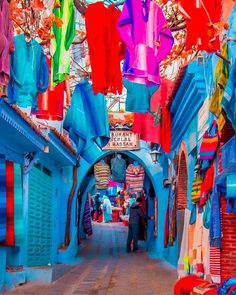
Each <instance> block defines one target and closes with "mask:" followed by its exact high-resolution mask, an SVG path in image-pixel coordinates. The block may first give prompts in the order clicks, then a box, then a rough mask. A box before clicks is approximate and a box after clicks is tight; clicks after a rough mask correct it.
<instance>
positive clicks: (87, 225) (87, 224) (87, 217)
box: [83, 198, 93, 236]
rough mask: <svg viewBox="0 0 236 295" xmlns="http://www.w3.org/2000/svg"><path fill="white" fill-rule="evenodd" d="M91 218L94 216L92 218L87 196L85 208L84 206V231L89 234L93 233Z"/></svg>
mask: <svg viewBox="0 0 236 295" xmlns="http://www.w3.org/2000/svg"><path fill="white" fill-rule="evenodd" d="M91 220H92V218H91V212H90V207H89V199H88V198H87V201H86V203H85V208H84V215H83V226H84V231H85V233H86V234H87V235H88V236H91V235H92V234H93V229H92V221H91Z"/></svg>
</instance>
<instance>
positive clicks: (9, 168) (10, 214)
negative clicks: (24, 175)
mask: <svg viewBox="0 0 236 295" xmlns="http://www.w3.org/2000/svg"><path fill="white" fill-rule="evenodd" d="M6 191H7V236H6V243H5V245H6V246H14V164H13V162H11V161H6Z"/></svg>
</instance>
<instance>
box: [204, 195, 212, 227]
mask: <svg viewBox="0 0 236 295" xmlns="http://www.w3.org/2000/svg"><path fill="white" fill-rule="evenodd" d="M210 219H211V200H210V199H208V200H207V202H206V206H205V209H204V213H203V225H204V227H205V228H206V229H209V228H210Z"/></svg>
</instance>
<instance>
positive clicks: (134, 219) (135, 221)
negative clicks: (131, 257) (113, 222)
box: [126, 197, 146, 252]
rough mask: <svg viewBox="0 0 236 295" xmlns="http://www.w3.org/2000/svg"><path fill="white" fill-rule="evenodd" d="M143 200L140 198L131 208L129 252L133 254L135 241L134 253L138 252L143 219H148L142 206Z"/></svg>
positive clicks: (127, 249) (128, 239)
mask: <svg viewBox="0 0 236 295" xmlns="http://www.w3.org/2000/svg"><path fill="white" fill-rule="evenodd" d="M141 201H142V199H141V198H140V197H138V198H137V199H136V201H135V202H134V203H133V204H132V205H131V207H130V214H129V229H128V238H127V248H126V251H127V252H131V243H132V241H133V251H134V252H136V251H137V250H138V237H139V227H140V222H141V219H142V218H143V219H146V216H145V214H144V211H143V209H142V208H141V206H140V202H141Z"/></svg>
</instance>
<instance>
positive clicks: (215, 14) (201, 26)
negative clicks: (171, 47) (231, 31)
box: [178, 0, 222, 52]
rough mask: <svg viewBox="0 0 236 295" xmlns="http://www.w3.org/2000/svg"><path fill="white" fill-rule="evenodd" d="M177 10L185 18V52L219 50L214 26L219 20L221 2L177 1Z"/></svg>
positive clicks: (217, 36)
mask: <svg viewBox="0 0 236 295" xmlns="http://www.w3.org/2000/svg"><path fill="white" fill-rule="evenodd" d="M178 5H179V10H180V12H181V13H182V14H183V15H184V17H185V18H186V28H187V36H186V41H185V47H186V50H191V49H192V48H193V47H197V49H198V50H204V51H208V52H214V51H217V50H219V49H220V41H219V32H218V29H217V26H216V24H217V23H218V22H220V20H221V14H222V4H221V0H198V1H189V0H179V1H178Z"/></svg>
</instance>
